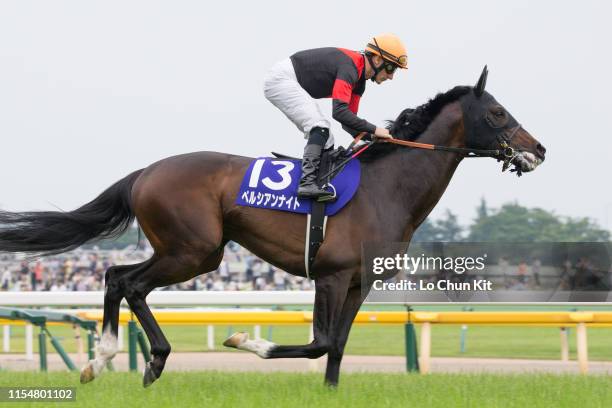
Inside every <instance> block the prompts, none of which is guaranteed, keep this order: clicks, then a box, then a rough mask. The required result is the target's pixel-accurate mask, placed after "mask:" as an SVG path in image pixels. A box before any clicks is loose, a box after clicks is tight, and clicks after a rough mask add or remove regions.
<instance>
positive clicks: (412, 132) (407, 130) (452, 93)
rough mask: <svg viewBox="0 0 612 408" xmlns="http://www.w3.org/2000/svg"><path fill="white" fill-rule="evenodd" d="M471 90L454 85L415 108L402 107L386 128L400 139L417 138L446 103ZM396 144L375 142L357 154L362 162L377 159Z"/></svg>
mask: <svg viewBox="0 0 612 408" xmlns="http://www.w3.org/2000/svg"><path fill="white" fill-rule="evenodd" d="M471 90H472V87H471V86H456V87H454V88H453V89H451V90H449V91H447V92H445V93H439V94H437V95H436V96H435V97H433V98H432V99H430V100H429V101H427V102H426V103H424V104H423V105H421V106H418V107H417V108H415V109H411V108H408V109H404V110H403V111H402V113H400V114H399V116H398V117H397V119H395V120H394V121H387V129H389V131H390V132H391V134H392V135H393V137H394V138H396V139H402V140H411V141H412V140H415V139H417V138H418V137H419V136H420V135H421V134H422V133H423V132H424V131H425V129H427V127H428V126H429V125H430V123H431V122H432V121H433V120H434V119H435V117H436V116H438V114H439V113H440V111H441V110H442V108H443V107H444V106H446V105H447V104H449V103H451V102H454V101H456V100H457V99H459V98H461V97H462V96H463V95H465V94H467V93H468V92H470V91H471ZM397 148H398V146H397V145H394V144H389V143H377V144H375V145H373V146H371V147H369V148H368V149H366V150H365V151H364V152H363V154H361V155H360V156H359V159H360V160H361V161H363V162H366V161H372V160H375V159H378V158H379V157H381V156H384V155H385V154H387V153H389V152H391V151H393V150H395V149H397Z"/></svg>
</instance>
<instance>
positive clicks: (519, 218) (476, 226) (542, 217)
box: [413, 198, 610, 242]
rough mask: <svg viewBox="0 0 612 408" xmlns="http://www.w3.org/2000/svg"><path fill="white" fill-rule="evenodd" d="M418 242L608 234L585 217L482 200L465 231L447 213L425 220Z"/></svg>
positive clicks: (604, 237) (600, 237) (599, 237)
mask: <svg viewBox="0 0 612 408" xmlns="http://www.w3.org/2000/svg"><path fill="white" fill-rule="evenodd" d="M413 241H417V242H438V241H444V242H607V241H610V232H609V231H607V230H605V229H602V228H601V227H600V226H599V225H598V224H597V223H596V222H594V221H592V220H591V219H589V218H587V217H582V218H572V217H564V216H559V215H556V214H554V213H553V212H552V211H546V210H543V209H541V208H527V207H523V206H521V205H519V204H518V203H507V204H504V205H502V206H501V208H499V209H492V208H489V207H488V206H487V203H486V201H485V199H484V198H483V199H481V201H480V204H479V206H478V207H477V208H476V218H475V219H474V221H473V222H472V223H471V224H470V225H468V226H467V227H464V226H462V225H460V224H459V222H458V219H457V216H456V215H455V214H453V213H452V211H450V210H446V213H445V214H444V216H443V217H442V218H440V219H438V220H433V221H432V220H430V219H426V220H425V221H424V222H423V224H421V226H420V227H419V228H418V229H417V231H416V232H415V234H414V237H413Z"/></svg>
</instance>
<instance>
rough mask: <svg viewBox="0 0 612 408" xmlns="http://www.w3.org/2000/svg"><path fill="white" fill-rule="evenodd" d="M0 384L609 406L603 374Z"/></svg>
mask: <svg viewBox="0 0 612 408" xmlns="http://www.w3.org/2000/svg"><path fill="white" fill-rule="evenodd" d="M0 386H29V387H32V386H41V387H44V386H47V387H50V386H54V387H58V386H70V387H76V396H77V401H76V402H64V403H53V404H50V403H40V402H32V403H0V406H11V407H19V406H32V407H41V406H45V407H48V406H58V407H105V408H108V407H142V406H144V407H155V408H158V407H173V408H178V407H181V408H182V407H192V406H193V407H245V408H248V407H265V408H271V407H275V408H276V407H343V408H346V407H351V408H355V407H368V408H373V407H394V408H396V407H398V406H400V407H401V406H410V407H444V408H449V407H521V408H524V407H530V408H531V407H576V406H582V407H609V406H612V387H610V379H609V377H605V376H577V375H551V374H547V375H526V374H523V375H490V374H479V375H468V374H432V375H418V374H343V375H342V377H341V384H340V387H339V388H338V389H328V388H327V387H324V386H323V385H322V375H321V374H320V373H319V374H286V373H272V374H261V373H221V372H215V371H206V372H204V371H201V372H190V373H177V372H169V373H165V374H164V375H163V377H162V378H161V379H160V380H158V381H157V382H156V383H155V384H153V385H152V386H151V387H150V388H147V389H144V388H142V386H141V376H140V375H139V374H135V373H119V372H105V373H104V374H103V375H102V377H100V378H98V379H96V380H95V381H94V382H93V383H90V384H85V385H80V384H79V383H78V374H77V373H51V374H41V373H31V372H0Z"/></svg>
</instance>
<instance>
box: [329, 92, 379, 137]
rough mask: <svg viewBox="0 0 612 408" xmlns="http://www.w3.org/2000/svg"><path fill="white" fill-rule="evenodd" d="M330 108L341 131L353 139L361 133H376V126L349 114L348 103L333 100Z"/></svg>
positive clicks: (351, 113)
mask: <svg viewBox="0 0 612 408" xmlns="http://www.w3.org/2000/svg"><path fill="white" fill-rule="evenodd" d="M332 106H333V110H332V117H333V118H334V119H335V120H337V121H338V122H340V124H341V125H342V129H344V130H345V131H347V132H348V133H350V134H351V135H353V137H355V136H357V135H358V134H359V133H361V132H367V133H375V132H376V126H374V125H373V124H371V123H370V122H368V121H367V120H365V119H361V118H360V117H358V116H357V115H355V114H354V113H353V112H351V110H350V109H349V105H348V103H346V102H345V101H341V100H339V99H334V101H333V103H332ZM349 129H350V130H349Z"/></svg>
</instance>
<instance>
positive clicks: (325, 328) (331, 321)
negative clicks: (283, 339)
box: [223, 271, 350, 358]
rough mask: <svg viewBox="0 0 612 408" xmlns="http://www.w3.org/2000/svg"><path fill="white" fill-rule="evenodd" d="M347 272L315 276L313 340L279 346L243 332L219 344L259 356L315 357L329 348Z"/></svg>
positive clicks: (340, 306) (341, 303) (344, 289)
mask: <svg viewBox="0 0 612 408" xmlns="http://www.w3.org/2000/svg"><path fill="white" fill-rule="evenodd" d="M348 272H349V271H340V272H338V273H334V274H332V275H327V276H322V277H319V278H316V279H315V303H314V312H313V334H314V340H313V341H312V342H311V343H309V344H303V345H295V346H282V345H278V344H275V343H272V342H270V341H268V340H264V339H256V340H251V339H249V336H248V334H247V333H235V334H233V335H232V336H230V337H229V338H228V339H227V340H225V342H223V345H224V346H226V347H234V348H237V349H240V350H246V351H251V352H253V353H255V354H257V355H258V356H259V357H261V358H319V357H321V356H322V355H324V354H325V353H327V351H328V350H329V347H330V344H332V339H330V333H333V331H334V326H335V325H336V324H337V321H338V318H339V317H340V313H341V311H342V306H343V305H344V303H345V298H346V293H347V291H348V286H349V282H350V274H349V273H348Z"/></svg>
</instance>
